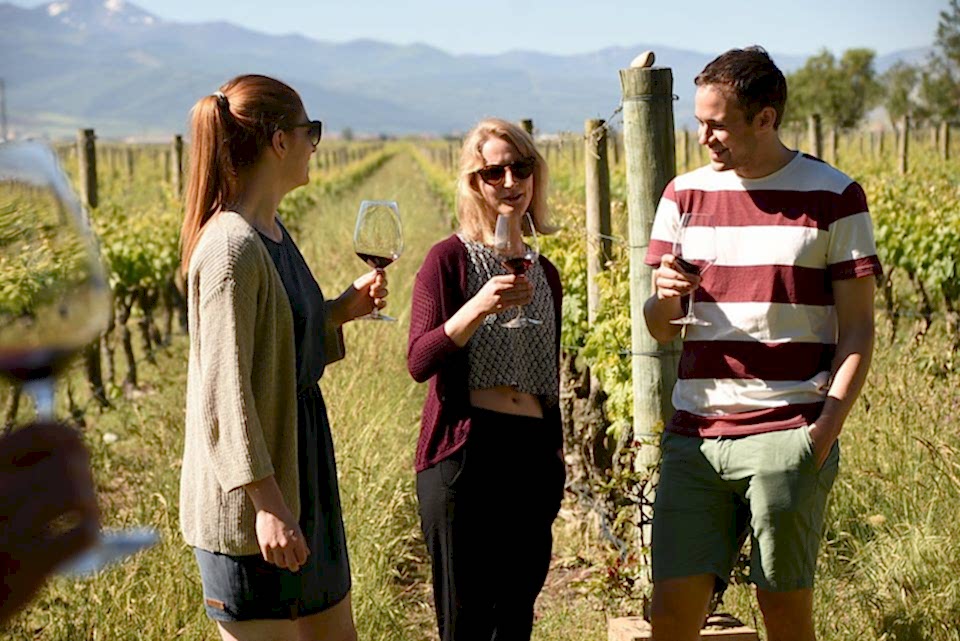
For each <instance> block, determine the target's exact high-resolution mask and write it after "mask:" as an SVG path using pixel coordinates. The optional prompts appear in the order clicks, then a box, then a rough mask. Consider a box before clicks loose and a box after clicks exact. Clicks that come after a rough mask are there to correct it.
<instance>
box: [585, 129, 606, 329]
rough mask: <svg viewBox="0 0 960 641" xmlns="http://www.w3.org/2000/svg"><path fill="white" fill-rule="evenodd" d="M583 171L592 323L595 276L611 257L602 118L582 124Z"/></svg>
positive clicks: (596, 296) (597, 291)
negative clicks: (584, 175)
mask: <svg viewBox="0 0 960 641" xmlns="http://www.w3.org/2000/svg"><path fill="white" fill-rule="evenodd" d="M583 130H584V131H583V133H584V154H583V157H584V163H583V165H584V170H585V173H586V189H585V191H586V199H587V202H586V205H587V323H589V324H590V325H593V323H594V321H596V319H597V309H598V308H599V306H600V288H599V285H598V284H597V276H598V275H599V274H600V272H601V271H603V270H604V269H606V264H607V262H608V261H609V260H610V258H611V254H612V252H611V247H610V166H609V164H608V163H607V129H606V127H604V121H603V120H594V119H590V120H587V121H586V122H585V123H584V127H583Z"/></svg>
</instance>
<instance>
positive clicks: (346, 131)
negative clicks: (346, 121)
mask: <svg viewBox="0 0 960 641" xmlns="http://www.w3.org/2000/svg"><path fill="white" fill-rule="evenodd" d="M340 137H341V138H343V139H344V140H346V141H350V140H353V129H352V128H350V127H344V128H343V129H341V130H340Z"/></svg>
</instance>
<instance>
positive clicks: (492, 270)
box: [458, 235, 559, 406]
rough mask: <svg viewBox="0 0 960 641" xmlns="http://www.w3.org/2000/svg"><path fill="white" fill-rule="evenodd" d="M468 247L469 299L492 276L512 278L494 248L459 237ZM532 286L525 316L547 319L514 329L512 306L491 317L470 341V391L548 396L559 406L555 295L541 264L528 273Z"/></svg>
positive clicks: (533, 266)
mask: <svg viewBox="0 0 960 641" xmlns="http://www.w3.org/2000/svg"><path fill="white" fill-rule="evenodd" d="M458 236H459V237H460V240H461V241H462V242H463V244H464V246H465V247H466V249H467V257H468V259H469V263H468V264H467V292H466V297H467V299H470V298H472V297H473V296H475V295H476V294H477V292H479V291H480V289H481V288H482V287H483V286H484V285H485V284H486V282H487V281H488V280H490V279H491V278H492V277H493V276H499V275H503V274H508V273H509V272H508V271H507V270H506V269H505V268H504V267H503V265H502V264H501V262H500V258H499V257H497V255H496V254H495V253H494V251H493V249H492V248H490V247H487V246H486V245H484V244H483V243H479V242H476V241H472V240H468V239H466V238H464V237H463V236H462V235H458ZM527 278H528V279H530V282H531V283H532V284H533V301H531V302H530V304H529V305H526V306H525V307H524V308H523V310H524V314H525V315H527V316H528V317H530V318H534V319H537V320H541V321H543V324H541V325H527V326H526V327H521V328H516V329H510V328H506V327H501V324H502V323H504V322H505V321H507V320H510V319H511V318H513V317H514V316H516V314H517V309H516V308H510V309H507V310H504V311H503V312H500V313H499V314H490V315H489V316H487V317H486V318H485V319H484V321H483V323H482V324H481V325H480V327H479V328H477V331H476V332H475V333H474V335H473V336H472V337H471V338H470V340H469V342H468V343H467V353H468V361H469V364H470V374H469V378H468V381H469V385H470V389H487V388H490V387H497V386H500V385H507V386H509V387H513V388H514V389H516V390H518V391H520V392H526V393H527V394H533V395H534V396H539V397H541V398H543V400H544V402H545V403H546V404H547V405H548V406H552V405H554V404H556V403H557V401H558V395H557V390H558V389H559V374H558V371H557V351H556V347H555V344H556V326H555V323H554V319H553V314H554V304H553V295H552V294H551V293H550V287H549V284H548V283H547V278H546V275H545V274H544V271H543V266H542V265H541V264H540V262H539V261H536V262H534V264H533V265H532V266H531V267H530V269H528V270H527Z"/></svg>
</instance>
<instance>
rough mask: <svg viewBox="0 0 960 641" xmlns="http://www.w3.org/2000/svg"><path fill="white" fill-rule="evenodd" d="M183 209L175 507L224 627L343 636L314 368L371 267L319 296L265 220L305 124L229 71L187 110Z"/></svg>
mask: <svg viewBox="0 0 960 641" xmlns="http://www.w3.org/2000/svg"><path fill="white" fill-rule="evenodd" d="M191 131H192V139H191V152H190V153H191V158H190V182H189V185H188V190H187V203H186V211H185V217H184V222H183V230H182V234H181V238H182V253H183V256H182V264H183V265H184V266H185V267H186V269H187V287H188V309H189V329H190V359H189V373H188V378H187V411H186V430H185V447H184V453H183V472H182V476H181V484H180V520H181V528H182V531H183V535H184V538H185V539H186V542H187V543H188V544H189V545H191V546H193V548H194V552H195V555H196V559H197V563H198V565H199V567H200V577H201V581H202V583H203V596H204V606H205V608H206V611H207V614H208V616H209V617H210V618H211V619H213V620H215V621H216V623H217V626H218V630H219V632H220V635H221V637H222V638H223V639H225V640H233V639H236V640H238V641H261V640H268V639H269V640H274V639H276V640H280V639H284V640H290V639H299V640H301V641H308V640H309V641H320V640H323V641H353V640H354V639H356V631H355V629H354V624H353V616H352V614H351V607H350V586H351V582H350V564H349V560H348V557H347V548H346V538H345V536H344V531H343V520H342V518H341V513H340V497H339V490H338V487H337V474H336V464H335V462H334V456H333V443H332V441H331V438H330V426H329V423H328V422H327V413H326V407H325V406H324V402H323V396H322V395H321V393H320V388H319V386H318V384H317V381H318V380H319V379H320V376H321V375H322V374H323V370H324V368H325V367H326V365H328V364H330V363H332V362H334V361H336V360H338V359H340V358H342V356H343V337H342V334H341V331H340V327H341V326H342V325H343V323H345V322H347V321H350V320H353V319H354V318H356V317H358V316H361V315H363V314H366V313H368V312H370V311H371V310H372V309H373V308H374V307H382V306H383V297H384V296H386V289H385V283H384V280H383V277H382V276H381V275H378V274H377V273H376V272H370V273H368V274H366V275H364V276H361V277H360V278H358V279H357V280H356V281H355V282H354V284H353V286H352V287H349V288H347V290H346V291H345V292H344V293H343V294H342V295H341V296H340V297H339V298H337V299H336V300H333V301H325V300H324V297H323V294H322V293H321V291H320V288H319V286H318V285H317V283H316V281H315V280H314V278H313V275H312V273H311V272H310V269H309V267H308V266H307V264H306V261H304V259H303V256H302V255H301V254H300V251H299V250H298V249H297V246H296V244H295V243H294V242H293V239H292V238H291V237H290V235H289V234H288V233H287V231H286V229H285V228H284V226H283V224H282V222H281V221H280V219H279V218H278V217H277V213H276V212H277V206H278V205H279V203H280V200H281V199H282V198H283V196H284V195H285V194H286V193H287V192H289V191H291V190H293V189H295V188H297V187H299V186H301V185H304V184H306V183H307V181H308V168H309V165H310V157H311V155H312V154H313V152H314V151H315V148H316V145H317V143H318V142H319V141H320V136H321V124H320V121H317V120H310V119H309V118H308V117H307V114H306V111H305V110H304V108H303V103H302V102H301V100H300V97H299V96H298V95H297V93H296V92H295V91H294V90H293V89H291V88H290V87H289V86H287V85H285V84H283V83H282V82H280V81H278V80H274V79H272V78H268V77H265V76H256V75H247V76H239V77H237V78H234V79H233V80H231V81H229V82H227V83H226V84H225V85H223V86H222V87H221V88H220V90H219V91H217V92H215V93H214V94H212V95H210V96H207V97H205V98H202V99H201V100H200V101H199V102H198V103H197V104H196V106H195V107H194V108H193V112H192V129H191Z"/></svg>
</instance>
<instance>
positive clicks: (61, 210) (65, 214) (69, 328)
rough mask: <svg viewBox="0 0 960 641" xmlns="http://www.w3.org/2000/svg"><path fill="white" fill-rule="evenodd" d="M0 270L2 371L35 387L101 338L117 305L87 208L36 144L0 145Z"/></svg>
mask: <svg viewBox="0 0 960 641" xmlns="http://www.w3.org/2000/svg"><path fill="white" fill-rule="evenodd" d="M0 273H2V274H3V282H2V284H0V374H2V375H4V376H6V377H7V378H9V379H13V380H14V381H17V382H20V383H24V384H27V385H28V387H32V388H34V389H33V390H31V391H36V390H35V387H36V384H38V382H39V381H51V377H53V376H55V375H56V374H57V373H58V372H59V371H60V370H62V369H63V367H65V366H66V364H67V363H68V362H69V361H70V358H71V356H72V355H73V354H75V353H76V352H77V351H79V350H80V349H82V348H83V347H84V346H86V345H88V344H89V343H90V342H91V341H93V340H95V339H96V338H97V336H99V334H100V333H101V332H102V331H103V330H104V328H105V327H106V325H107V322H108V319H109V315H110V307H111V305H112V297H111V295H110V288H109V285H108V283H107V279H106V275H105V272H104V269H103V265H102V263H101V261H100V256H99V252H98V250H97V247H96V244H95V241H94V237H93V232H92V231H91V229H90V225H89V221H88V219H87V217H86V215H85V212H84V210H83V208H82V206H81V205H80V202H79V200H78V199H77V198H76V196H75V195H74V194H73V191H72V190H71V188H70V185H69V182H68V180H67V178H66V176H65V175H64V174H63V172H62V171H61V169H60V166H59V164H58V162H57V159H56V156H55V155H54V153H53V151H52V150H50V149H49V148H48V147H46V146H45V145H43V144H40V143H37V142H15V143H11V142H7V143H0ZM43 405H44V406H43V407H38V409H39V410H40V411H41V413H42V414H43V416H42V418H50V417H51V416H50V414H51V413H52V408H50V407H47V406H46V404H45V403H44V404H43Z"/></svg>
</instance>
